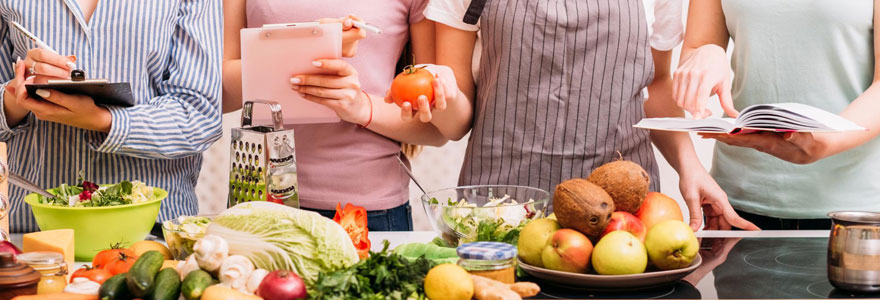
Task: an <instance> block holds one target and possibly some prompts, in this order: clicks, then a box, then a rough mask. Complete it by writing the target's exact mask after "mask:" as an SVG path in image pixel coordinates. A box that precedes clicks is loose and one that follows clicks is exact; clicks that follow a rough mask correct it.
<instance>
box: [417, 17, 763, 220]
mask: <svg viewBox="0 0 880 300" xmlns="http://www.w3.org/2000/svg"><path fill="white" fill-rule="evenodd" d="M657 2H658V3H657V6H656V9H655V13H656V15H657V21H656V22H654V24H653V29H654V33H653V34H651V35H650V37H649V34H648V24H647V22H646V18H645V14H644V9H643V7H642V2H640V1H622V2H617V1H615V2H607V1H595V0H589V1H575V0H551V1H524V2H522V3H518V2H511V1H491V0H490V1H486V0H473V1H471V0H435V1H432V2H431V4H430V5H429V6H428V8H427V10H426V12H425V13H426V15H427V16H428V18H429V19H431V20H434V21H436V22H438V23H440V25H438V28H437V46H438V51H437V59H438V64H441V65H448V66H450V67H451V68H452V69H453V70H454V73H455V76H456V78H457V79H458V86H459V87H460V90H461V93H460V95H459V97H458V98H457V99H453V100H452V101H450V103H448V107H449V108H451V109H447V110H446V111H437V112H435V113H434V118H433V119H432V120H431V122H432V123H434V124H435V125H437V127H438V128H439V129H440V130H441V132H443V133H444V135H445V136H446V137H448V138H450V139H460V138H461V137H462V136H464V135H465V134H466V133H467V132H468V130H470V129H471V128H472V129H473V130H472V131H471V137H470V140H469V143H468V149H467V153H466V157H465V161H464V165H463V166H462V171H461V177H460V179H459V181H460V183H461V184H465V185H467V184H514V185H526V186H534V187H539V188H542V189H544V190H548V191H551V192H552V191H554V190H555V186H556V185H557V184H558V183H559V182H561V181H563V180H566V179H569V178H573V177H586V176H588V175H589V174H590V172H591V170H592V169H594V168H595V167H598V166H600V165H602V164H604V163H607V162H610V161H612V160H614V159H616V158H617V157H618V155H617V153H618V152H619V153H621V154H622V156H623V157H624V158H626V159H629V160H632V161H634V162H636V163H638V164H640V165H642V166H643V167H644V168H645V169H646V170H648V172H649V173H650V174H651V178H652V189H653V190H658V188H659V180H658V179H659V178H658V168H657V164H656V162H655V160H654V155H653V148H652V147H651V142H650V140H649V132H647V131H642V130H639V129H634V128H633V127H632V125H633V124H635V123H636V122H637V121H638V120H640V119H641V118H643V117H645V116H646V115H647V116H648V117H660V116H680V115H682V114H683V113H682V111H681V110H680V109H677V108H674V107H670V105H668V104H671V103H672V99H671V90H672V89H671V85H670V84H671V79H670V76H669V75H670V71H669V64H670V59H669V57H670V54H671V51H670V50H671V49H672V48H673V47H675V46H676V45H677V44H678V43H679V42H680V41H681V30H682V29H681V27H682V26H681V17H680V15H681V3H680V1H657ZM478 32H479V36H480V42H481V44H482V46H481V50H479V51H478V52H477V53H478V54H479V55H480V56H481V57H480V59H479V72H478V73H477V74H476V82H477V85H476V86H475V84H474V77H473V76H472V73H471V68H472V56H473V53H474V51H473V49H474V45H475V41H476V39H477V33H478ZM649 45H650V47H649ZM650 48H654V49H651V51H650V52H649V49H650ZM652 61H653V63H654V64H653V65H652ZM652 67H654V68H652ZM652 76H653V81H652ZM652 82H653V83H652ZM645 87H647V88H648V90H649V94H650V96H651V100H650V101H647V103H643V101H644V97H643V95H642V89H643V88H645ZM667 103H668V104H667ZM471 110H473V111H471ZM472 115H473V117H471V116H472ZM472 118H473V120H472ZM650 137H651V139H652V140H654V142H655V143H656V144H657V146H658V148H660V150H661V152H662V153H663V154H664V155H665V156H666V158H667V160H668V161H669V162H670V163H671V164H672V166H673V167H674V168H675V169H676V170H677V171H678V172H679V174H680V175H681V180H680V183H681V184H680V185H681V190H682V195H683V196H684V198H685V201H686V203H687V204H688V208H689V210H690V213H691V218H690V220H691V226H692V227H693V229H694V230H697V229H699V228H700V226H701V225H702V224H701V223H702V220H703V216H702V211H701V209H700V208H701V206H705V207H706V209H707V218H708V222H707V228H719V227H724V226H726V227H729V226H730V224H733V225H735V226H737V227H741V228H749V229H754V226H753V225H751V224H749V223H748V222H745V221H744V220H742V219H741V218H739V217H738V216H737V215H736V214H735V213H733V209H732V208H731V207H730V206H729V204H728V203H727V199H726V198H725V196H724V193H723V192H722V191H721V190H720V189H719V188H718V186H717V185H716V184H715V183H714V181H712V178H711V177H710V176H709V175H708V173H707V172H706V170H705V169H704V168H703V166H702V165H701V164H700V162H699V161H698V160H697V156H696V154H695V153H694V149H693V145H692V144H691V141H690V139H689V137H688V136H687V135H685V134H678V133H664V132H654V133H650Z"/></svg>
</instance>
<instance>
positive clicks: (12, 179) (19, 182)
mask: <svg viewBox="0 0 880 300" xmlns="http://www.w3.org/2000/svg"><path fill="white" fill-rule="evenodd" d="M8 176H9V183H12V184H14V185H16V186H18V187H20V188H23V189H25V190H27V191H29V192H32V193H37V194H39V195H40V196H43V197H46V198H55V195H52V193H49V192H47V191H46V190H44V189H41V188H40V187H39V186H37V185H36V184H34V183H33V182H30V181H28V180H27V179H24V177H21V176H19V175H18V174H15V173H13V172H12V171H10V172H9V175H8Z"/></svg>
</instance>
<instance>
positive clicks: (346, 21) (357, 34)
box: [318, 15, 367, 57]
mask: <svg viewBox="0 0 880 300" xmlns="http://www.w3.org/2000/svg"><path fill="white" fill-rule="evenodd" d="M352 20H355V21H361V22H363V21H364V20H363V19H361V18H359V17H357V16H353V15H348V16H347V17H342V18H325V19H320V20H318V22H319V23H321V24H326V23H342V56H344V57H354V56H355V54H357V46H358V41H360V40H362V39H363V38H365V37H367V31H366V30H364V29H361V28H357V27H354V24H353V23H352V22H351V21H352Z"/></svg>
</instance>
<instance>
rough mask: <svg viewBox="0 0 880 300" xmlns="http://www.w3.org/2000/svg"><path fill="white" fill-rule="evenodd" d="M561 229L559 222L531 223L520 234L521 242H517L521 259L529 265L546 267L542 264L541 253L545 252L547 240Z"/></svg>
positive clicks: (545, 220)
mask: <svg viewBox="0 0 880 300" xmlns="http://www.w3.org/2000/svg"><path fill="white" fill-rule="evenodd" d="M559 228H561V227H560V226H559V222H556V220H552V219H537V220H532V221H530V222H529V223H528V224H526V226H525V227H523V229H522V231H521V232H520V233H519V240H518V241H517V242H516V249H517V252H518V253H519V258H520V259H522V261H523V262H525V263H527V264H530V265H533V266H536V267H544V263H542V262H541V251H544V246H546V245H547V240H548V239H550V236H551V235H553V233H554V232H556V231H557V230H559Z"/></svg>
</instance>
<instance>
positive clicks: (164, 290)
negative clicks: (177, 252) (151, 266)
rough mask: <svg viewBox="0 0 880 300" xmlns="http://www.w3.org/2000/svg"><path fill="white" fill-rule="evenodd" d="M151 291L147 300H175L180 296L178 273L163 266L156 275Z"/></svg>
mask: <svg viewBox="0 0 880 300" xmlns="http://www.w3.org/2000/svg"><path fill="white" fill-rule="evenodd" d="M153 287H154V288H153V292H152V293H150V295H149V296H147V300H177V298H178V297H179V296H180V274H178V273H177V271H175V270H174V269H172V268H165V269H162V270H160V271H159V274H157V275H156V282H154V283H153Z"/></svg>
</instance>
